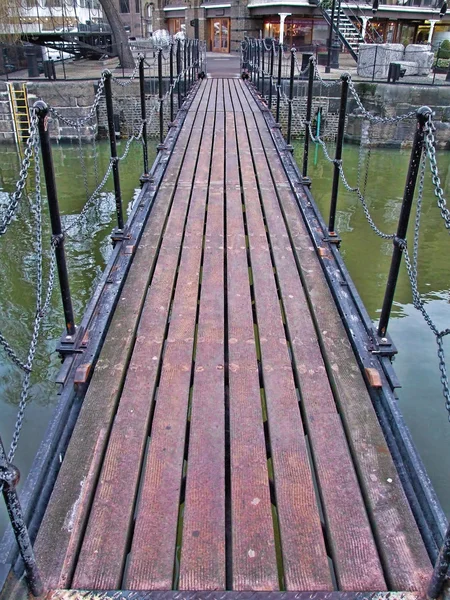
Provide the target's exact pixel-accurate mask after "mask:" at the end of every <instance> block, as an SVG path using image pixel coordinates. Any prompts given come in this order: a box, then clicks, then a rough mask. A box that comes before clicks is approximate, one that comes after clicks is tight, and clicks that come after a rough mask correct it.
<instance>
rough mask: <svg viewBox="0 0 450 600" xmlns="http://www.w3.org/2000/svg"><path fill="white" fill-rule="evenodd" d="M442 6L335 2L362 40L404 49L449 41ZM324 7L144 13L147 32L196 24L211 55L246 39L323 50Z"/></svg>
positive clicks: (437, 0)
mask: <svg viewBox="0 0 450 600" xmlns="http://www.w3.org/2000/svg"><path fill="white" fill-rule="evenodd" d="M122 1H123V0H122ZM130 1H132V0H130ZM133 1H134V0H133ZM441 4H442V0H406V1H405V2H403V1H402V0H384V2H383V3H382V2H380V5H379V8H378V11H377V12H376V14H375V15H373V14H372V5H371V4H370V3H365V4H360V3H358V4H357V3H356V2H344V1H343V0H341V1H340V2H339V0H336V9H337V8H338V5H339V6H340V8H341V10H342V12H343V14H345V15H347V16H348V18H349V19H351V20H352V21H353V22H354V23H355V25H356V26H357V27H358V28H359V29H360V30H361V31H362V32H363V33H364V34H365V36H366V38H367V41H375V40H373V39H372V37H373V36H376V38H377V40H376V41H385V42H401V43H403V44H405V45H407V44H410V43H427V42H431V41H433V43H436V44H437V41H438V40H439V41H442V40H443V39H446V38H450V19H449V17H448V16H445V17H444V18H443V19H440V17H439V12H440V8H439V7H440V5H441ZM324 5H325V6H329V5H331V0H326V2H324V3H322V5H319V4H318V2H317V0H309V1H308V0H291V1H282V0H281V1H277V0H275V1H274V0H229V1H228V2H226V1H225V2H224V1H223V0H154V1H153V2H147V3H146V4H144V7H143V10H144V21H145V22H146V32H147V34H148V33H149V32H150V31H152V30H153V31H154V30H157V29H166V30H168V31H169V32H170V33H171V34H175V33H177V32H179V31H185V32H186V34H187V35H188V36H189V37H194V36H195V34H196V32H197V30H196V26H198V35H199V37H200V39H202V40H205V41H206V43H207V49H208V50H209V51H212V52H220V53H227V52H233V51H237V50H239V47H240V43H241V41H242V40H243V39H244V38H245V37H246V36H248V37H266V38H267V37H271V38H275V39H282V40H283V42H284V43H285V44H286V45H288V46H291V45H294V46H296V47H297V48H302V47H306V46H309V47H314V48H317V51H318V52H320V51H322V50H324V49H325V48H326V46H327V39H328V32H329V26H328V23H327V21H326V20H325V18H324V16H323V12H322V7H323V6H324ZM197 24H198V25H197Z"/></svg>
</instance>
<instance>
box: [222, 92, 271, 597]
mask: <svg viewBox="0 0 450 600" xmlns="http://www.w3.org/2000/svg"><path fill="white" fill-rule="evenodd" d="M226 87H228V86H226ZM230 101H231V99H230ZM230 104H231V102H230ZM231 108H232V107H231ZM238 167H239V165H238V156H237V144H236V132H235V124H234V115H233V114H232V113H228V114H227V115H226V182H227V188H226V194H227V199H226V203H227V204H226V215H227V219H226V220H227V241H226V244H227V297H228V351H229V355H228V361H229V411H230V469H231V474H230V477H231V524H232V550H231V556H232V564H233V571H232V573H233V578H232V586H233V589H234V590H258V591H264V590H277V589H278V572H277V562H276V555H275V540H274V531H273V520H272V508H271V502H270V491H269V475H268V470H267V456H266V446H265V439H264V429H263V411H262V405H261V395H260V384H259V376H258V363H257V356H256V345H255V339H254V328H253V314H252V299H251V295H250V281H249V277H248V263H247V247H246V239H245V231H244V220H243V213H242V198H241V189H240V179H239V171H238Z"/></svg>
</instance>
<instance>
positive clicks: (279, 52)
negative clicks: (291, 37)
mask: <svg viewBox="0 0 450 600" xmlns="http://www.w3.org/2000/svg"><path fill="white" fill-rule="evenodd" d="M282 64H283V47H282V45H281V44H278V77H277V113H276V117H275V120H276V122H277V123H278V124H280V101H281V67H282Z"/></svg>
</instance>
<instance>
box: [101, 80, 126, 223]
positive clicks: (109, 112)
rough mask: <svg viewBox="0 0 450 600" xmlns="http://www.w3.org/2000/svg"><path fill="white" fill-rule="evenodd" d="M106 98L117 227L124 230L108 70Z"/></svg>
mask: <svg viewBox="0 0 450 600" xmlns="http://www.w3.org/2000/svg"><path fill="white" fill-rule="evenodd" d="M105 100H106V112H107V115H108V132H109V145H110V147H111V160H112V161H113V167H112V172H113V180H114V194H115V197H116V214H117V227H118V228H119V230H120V231H123V226H124V223H123V210H122V193H121V191H120V177H119V161H118V160H117V145H116V128H115V126H114V107H113V99H112V89H111V73H109V72H107V73H106V76H105Z"/></svg>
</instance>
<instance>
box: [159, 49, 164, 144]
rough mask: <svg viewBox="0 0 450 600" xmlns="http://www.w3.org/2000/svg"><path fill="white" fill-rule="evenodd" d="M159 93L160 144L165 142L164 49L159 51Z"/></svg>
mask: <svg viewBox="0 0 450 600" xmlns="http://www.w3.org/2000/svg"><path fill="white" fill-rule="evenodd" d="M158 91H159V143H160V144H161V145H162V143H163V142H164V103H163V77H162V49H161V48H159V49H158Z"/></svg>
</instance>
